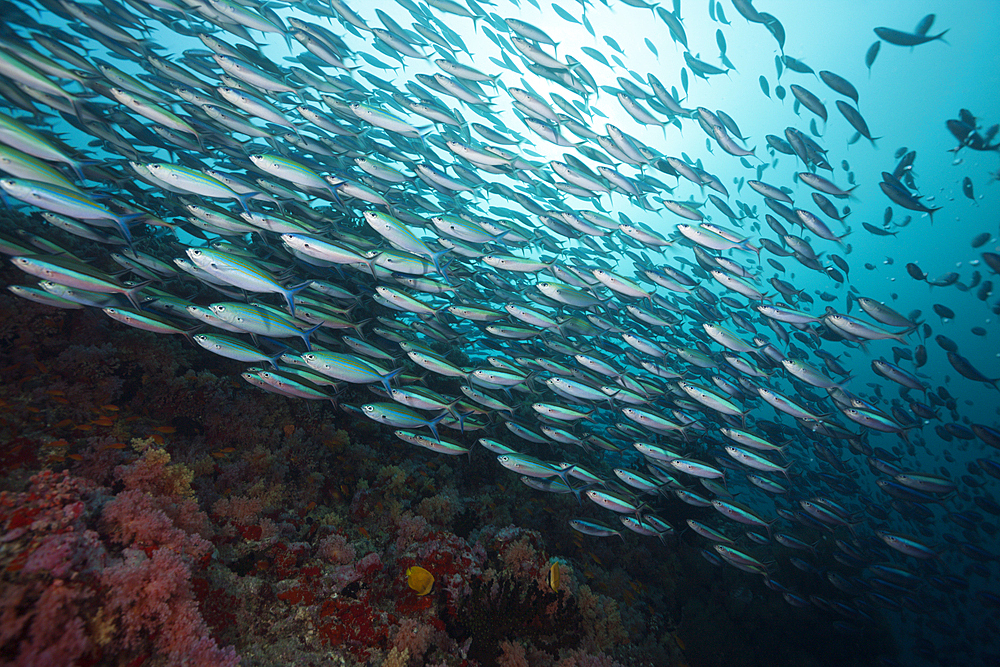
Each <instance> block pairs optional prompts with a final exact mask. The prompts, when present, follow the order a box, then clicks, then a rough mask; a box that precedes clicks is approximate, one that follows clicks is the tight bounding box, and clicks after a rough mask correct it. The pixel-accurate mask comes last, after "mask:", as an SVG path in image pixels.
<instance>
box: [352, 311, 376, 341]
mask: <svg viewBox="0 0 1000 667" xmlns="http://www.w3.org/2000/svg"><path fill="white" fill-rule="evenodd" d="M352 308H353V306H352ZM371 321H372V318H370V317H369V318H367V319H364V320H361V321H360V322H355V323H354V324H353V325H351V328H352V329H354V333H356V334H358V336H359V337H360V338H361V340H365V332H364V330H363V329H362V327H364V326H365V325H366V324H368V323H369V322H371Z"/></svg>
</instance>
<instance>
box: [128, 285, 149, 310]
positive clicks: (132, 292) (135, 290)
mask: <svg viewBox="0 0 1000 667" xmlns="http://www.w3.org/2000/svg"><path fill="white" fill-rule="evenodd" d="M151 282H153V281H152V280H147V281H146V282H142V283H139V284H138V285H136V286H135V287H133V288H132V289H130V290H127V291H126V292H125V297H126V298H127V299H128V300H129V302H130V303H131V304H132V305H133V306H135V309H136V310H142V307H141V306H140V305H139V301H138V300H137V299H136V297H137V296H139V292H141V291H142V290H143V288H145V287H146V286H147V285H149V284H150V283H151Z"/></svg>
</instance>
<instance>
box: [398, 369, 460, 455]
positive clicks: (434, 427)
mask: <svg viewBox="0 0 1000 667" xmlns="http://www.w3.org/2000/svg"><path fill="white" fill-rule="evenodd" d="M399 370H403V369H399ZM449 414H450V413H449V411H448V410H442V411H441V414H439V415H438V416H437V417H435V418H434V419H432V420H430V421H429V422H427V428H429V429H430V430H431V433H433V434H434V439H435V440H437V441H438V442H441V436H440V434H438V429H437V426H438V424H439V423H440V422H441V420H442V419H444V418H445V417H447V416H448V415H449Z"/></svg>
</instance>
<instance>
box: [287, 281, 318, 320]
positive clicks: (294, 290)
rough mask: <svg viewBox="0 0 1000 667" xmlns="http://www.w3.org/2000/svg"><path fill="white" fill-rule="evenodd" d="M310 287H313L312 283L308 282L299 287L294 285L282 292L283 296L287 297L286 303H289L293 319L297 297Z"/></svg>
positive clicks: (289, 310) (300, 284)
mask: <svg viewBox="0 0 1000 667" xmlns="http://www.w3.org/2000/svg"><path fill="white" fill-rule="evenodd" d="M310 285H312V281H311V280H307V281H305V282H304V283H299V284H298V285H293V286H291V287H288V288H286V289H283V290H281V294H282V296H284V297H285V302H286V303H288V312H289V314H291V316H292V317H295V295H296V294H298V293H299V292H301V291H302V290H304V289H305V288H307V287H309V286H310Z"/></svg>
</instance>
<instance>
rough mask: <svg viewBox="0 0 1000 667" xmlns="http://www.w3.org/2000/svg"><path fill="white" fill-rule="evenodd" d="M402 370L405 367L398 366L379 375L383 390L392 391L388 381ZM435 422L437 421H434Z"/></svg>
mask: <svg viewBox="0 0 1000 667" xmlns="http://www.w3.org/2000/svg"><path fill="white" fill-rule="evenodd" d="M404 370H406V368H405V367H403V366H401V367H400V368H397V369H396V370H394V371H389V372H388V373H386V374H385V375H383V376H381V377H380V378H379V380H380V381H381V382H382V384H383V385H384V386H385V390H386V391H388V392H390V393H391V392H392V386H391V385H390V384H389V381H390V380H392V379H393V378H394V377H396V376H397V375H399V374H400V373H402V372H403V371H404ZM435 423H437V422H435ZM438 440H440V438H438Z"/></svg>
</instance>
